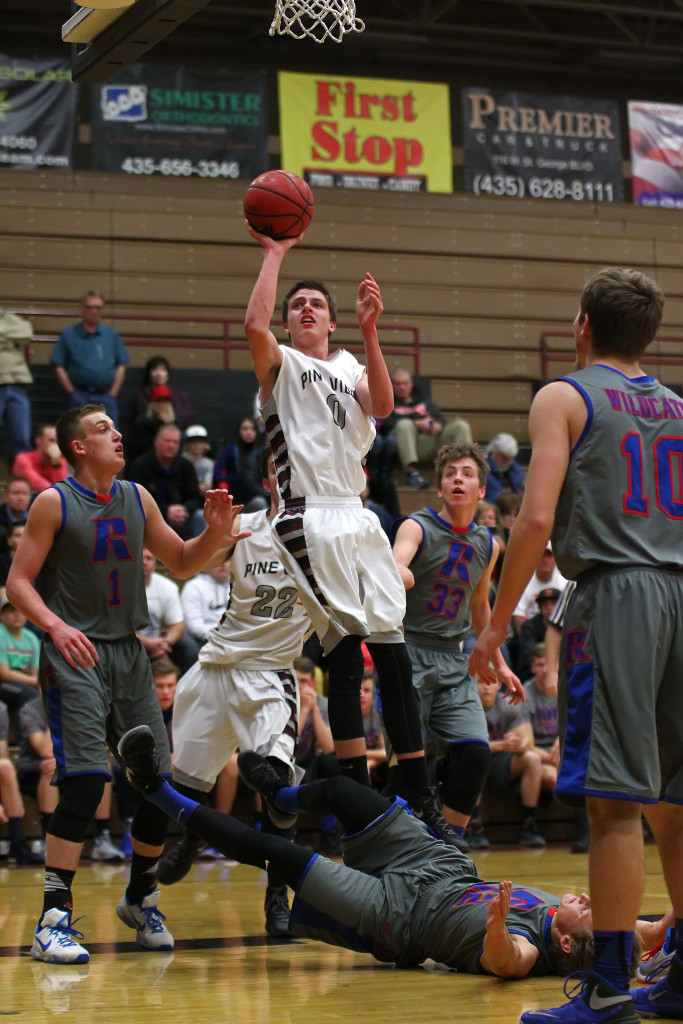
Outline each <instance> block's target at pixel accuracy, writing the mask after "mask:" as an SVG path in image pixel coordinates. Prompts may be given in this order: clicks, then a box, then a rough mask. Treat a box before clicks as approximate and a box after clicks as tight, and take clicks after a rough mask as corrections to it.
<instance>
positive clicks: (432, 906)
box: [413, 879, 558, 975]
mask: <svg viewBox="0 0 683 1024" xmlns="http://www.w3.org/2000/svg"><path fill="white" fill-rule="evenodd" d="M498 892H499V886H498V883H497V882H482V881H478V880H477V881H475V882H474V884H473V883H472V882H471V881H469V880H463V881H462V882H458V881H454V880H449V879H444V880H443V881H442V882H441V883H440V884H438V885H435V886H432V887H431V888H430V889H429V890H428V895H427V896H426V898H425V897H423V899H422V901H421V907H420V918H421V927H420V928H419V932H420V934H418V935H415V936H413V945H414V946H416V947H417V948H418V949H420V950H423V951H425V952H427V950H428V953H427V955H428V956H430V957H431V958H432V960H436V961H437V962H438V963H442V964H446V965H447V966H449V967H455V968H456V970H458V971H464V972H467V973H471V974H476V973H477V972H478V971H480V970H481V967H480V966H479V959H480V956H481V952H482V947H483V945H484V937H485V935H486V917H487V915H488V912H489V907H490V904H491V901H492V900H493V899H495V897H496V896H497V895H498ZM557 907H558V899H557V897H556V896H552V895H551V894H550V893H547V892H543V891H542V890H541V889H530V888H524V887H522V886H513V889H512V900H511V905H510V912H509V914H508V915H507V917H506V919H505V924H506V927H507V929H508V931H509V932H511V933H512V934H513V935H522V936H524V938H526V939H528V940H529V941H530V942H531V943H533V945H534V946H536V948H537V949H538V960H537V961H536V963H535V964H534V966H533V968H532V970H531V972H530V973H531V974H532V975H533V974H554V973H555V970H554V967H553V960H552V957H551V954H550V922H551V920H552V917H553V915H554V913H555V911H556V910H557Z"/></svg>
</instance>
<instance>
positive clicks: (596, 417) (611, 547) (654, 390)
mask: <svg viewBox="0 0 683 1024" xmlns="http://www.w3.org/2000/svg"><path fill="white" fill-rule="evenodd" d="M562 379H563V380H565V381H567V382H568V383H569V384H571V385H572V386H573V387H575V388H576V389H577V391H578V392H579V393H580V394H581V396H582V397H583V400H584V402H585V403H586V408H587V411H588V419H587V421H586V426H585V429H584V431H583V434H582V435H581V437H580V438H579V440H578V442H577V444H576V445H575V447H574V449H573V451H572V453H571V457H570V461H569V468H568V470H567V475H566V477H565V481H564V484H563V487H562V491H561V493H560V498H559V501H558V504H557V512H556V515H555V526H554V529H553V551H554V553H555V558H556V560H557V565H558V568H559V569H560V571H561V572H562V574H563V575H564V576H566V577H567V578H569V579H577V577H578V576H579V575H580V574H581V573H583V572H586V571H587V570H589V569H593V568H595V567H598V566H630V565H642V566H654V567H663V566H667V565H668V566H672V567H674V568H677V569H681V568H683V548H682V547H681V521H682V520H683V490H682V487H681V479H682V478H683V402H682V401H681V400H680V398H678V397H677V396H676V395H675V394H674V393H673V392H672V391H669V389H668V388H665V387H664V386H663V385H662V384H660V383H659V381H658V380H655V378H654V377H637V378H636V379H631V378H629V377H625V376H624V375H623V374H622V373H619V372H618V371H617V370H613V369H611V368H610V367H608V366H603V365H601V364H594V365H592V366H588V367H586V368H585V369H583V370H578V371H576V373H571V374H569V375H568V376H567V377H563V378H562Z"/></svg>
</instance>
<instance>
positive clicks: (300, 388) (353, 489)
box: [263, 346, 375, 500]
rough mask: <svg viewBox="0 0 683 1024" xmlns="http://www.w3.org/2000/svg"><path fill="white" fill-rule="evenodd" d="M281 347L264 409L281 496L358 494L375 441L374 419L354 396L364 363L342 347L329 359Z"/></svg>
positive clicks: (355, 496) (346, 495) (361, 487)
mask: <svg viewBox="0 0 683 1024" xmlns="http://www.w3.org/2000/svg"><path fill="white" fill-rule="evenodd" d="M281 351H282V365H281V367H280V371H279V373H278V376H277V380H276V382H275V387H274V388H273V393H272V395H271V396H270V398H269V399H268V401H267V402H266V403H265V405H264V407H263V420H264V423H265V425H266V430H267V432H268V438H269V440H270V446H271V448H272V450H273V458H274V460H275V471H276V473H277V481H278V488H279V491H280V497H281V498H282V499H283V500H287V499H289V498H306V497H311V498H312V497H314V496H317V497H346V498H351V497H353V498H357V497H358V496H359V495H360V494H361V492H362V491H363V490H364V489H365V486H366V480H365V474H364V472H363V467H362V465H361V462H362V460H363V459H364V458H365V456H366V454H367V453H368V451H369V449H370V447H371V445H372V442H373V441H374V439H375V421H374V420H373V418H372V417H371V416H367V415H366V414H365V413H364V412H363V410H362V409H361V407H360V405H359V403H358V400H357V399H356V385H357V384H358V381H359V380H360V379H361V377H362V376H363V373H364V369H363V367H362V366H361V365H360V363H359V362H358V360H357V359H356V358H355V357H354V356H352V355H351V353H350V352H347V351H346V350H345V349H339V350H338V351H337V352H335V353H334V355H333V356H332V357H331V358H330V359H313V358H312V357H311V356H308V355H304V354H303V353H302V352H297V350H296V349H293V348H288V347H285V346H283V347H282V349H281Z"/></svg>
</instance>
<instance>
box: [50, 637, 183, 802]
mask: <svg viewBox="0 0 683 1024" xmlns="http://www.w3.org/2000/svg"><path fill="white" fill-rule="evenodd" d="M92 643H93V646H94V647H95V650H96V651H97V654H98V655H99V660H98V661H96V662H95V664H94V665H93V667H92V668H72V667H71V666H70V665H69V664H68V663H67V661H66V659H65V658H64V657H63V656H62V655H61V654H60V652H59V650H58V649H57V647H56V646H55V645H54V644H53V642H52V640H50V639H49V638H46V639H44V640H43V642H42V646H41V653H40V671H39V675H40V685H41V688H42V691H43V698H44V700H45V706H46V708H47V718H48V723H49V726H50V734H51V736H52V748H53V750H54V756H55V760H56V762H57V767H56V770H55V777H54V780H53V781H55V782H60V781H61V780H62V779H65V778H68V777H69V776H70V775H90V774H99V775H106V776H107V777H108V778H111V774H110V771H109V764H108V757H107V746H109V748H110V749H111V751H112V752H113V753H114V754H116V746H117V744H118V741H119V740H120V738H121V736H122V735H123V734H124V732H127V731H128V729H132V728H133V727H134V726H136V725H148V726H149V727H150V729H151V730H152V732H153V734H154V742H155V746H156V751H157V756H158V757H159V763H160V768H161V772H162V774H164V775H169V774H170V771H171V753H170V749H169V745H168V735H167V733H166V726H165V725H164V720H163V717H162V714H161V708H160V707H159V702H158V700H157V697H156V694H155V692H154V685H153V683H152V669H151V666H150V661H149V657H148V655H147V652H146V651H145V649H144V647H143V646H142V644H141V643H140V641H139V640H138V639H137V637H127V638H126V639H124V640H93V641H92Z"/></svg>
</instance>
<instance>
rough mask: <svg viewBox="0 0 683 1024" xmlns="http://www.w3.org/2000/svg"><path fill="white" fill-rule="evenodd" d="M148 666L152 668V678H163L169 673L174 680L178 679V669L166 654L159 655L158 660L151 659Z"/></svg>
mask: <svg viewBox="0 0 683 1024" xmlns="http://www.w3.org/2000/svg"><path fill="white" fill-rule="evenodd" d="M150 665H151V666H152V676H165V675H168V673H169V672H173V673H174V674H175V677H176V679H178V677H179V675H180V669H179V668H178V666H177V665H176V663H175V662H174V661H171V659H170V658H169V657H168V655H167V654H160V655H159V657H158V658H151V659H150Z"/></svg>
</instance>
